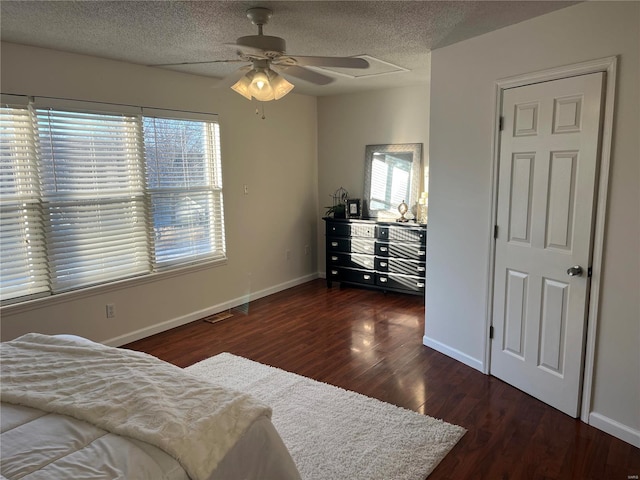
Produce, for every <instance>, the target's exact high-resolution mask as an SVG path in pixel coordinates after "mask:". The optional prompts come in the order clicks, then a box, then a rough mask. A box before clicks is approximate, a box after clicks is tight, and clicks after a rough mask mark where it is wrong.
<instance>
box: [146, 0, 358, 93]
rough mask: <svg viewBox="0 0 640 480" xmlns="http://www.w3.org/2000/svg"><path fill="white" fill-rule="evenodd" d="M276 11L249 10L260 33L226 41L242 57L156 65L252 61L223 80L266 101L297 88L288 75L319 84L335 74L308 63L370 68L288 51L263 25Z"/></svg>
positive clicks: (352, 60) (351, 60) (353, 61)
mask: <svg viewBox="0 0 640 480" xmlns="http://www.w3.org/2000/svg"><path fill="white" fill-rule="evenodd" d="M272 13H273V12H272V11H271V10H269V9H268V8H262V7H255V8H250V9H249V10H247V17H248V18H249V20H251V23H253V24H254V25H256V26H257V27H258V34H257V35H248V36H245V37H240V38H238V39H237V40H236V43H226V44H225V45H228V46H232V47H235V48H236V49H237V54H238V59H234V60H210V61H204V62H181V63H164V64H156V65H153V66H156V67H164V66H175V65H195V64H205V63H235V62H245V63H249V65H245V66H242V67H240V68H238V69H236V70H235V71H234V72H233V73H231V74H230V75H229V76H228V77H226V78H225V79H223V80H222V82H221V83H223V84H231V83H232V82H233V81H236V80H237V81H236V82H235V83H234V84H233V85H232V86H231V88H232V89H233V90H234V91H236V92H237V93H239V94H240V95H242V96H244V97H245V98H247V99H249V100H251V98H252V97H253V98H255V99H257V100H260V101H262V102H267V101H270V100H278V99H280V98H282V97H284V96H285V95H286V94H287V93H289V92H290V91H291V90H292V89H293V87H294V86H293V84H291V83H289V81H287V80H286V79H285V78H284V77H282V76H281V75H279V74H284V75H286V76H291V77H296V78H299V79H301V80H306V81H307V82H311V83H314V84H316V85H327V84H329V83H331V82H333V78H331V77H329V76H327V75H323V74H322V73H319V72H316V71H314V70H309V69H307V68H305V67H342V68H368V67H369V62H367V61H366V60H365V59H363V58H357V57H313V56H299V55H287V54H286V53H285V52H286V43H285V41H284V39H283V38H280V37H273V36H269V35H264V34H263V33H262V27H263V26H264V25H266V24H267V22H268V21H269V19H270V18H271V15H272Z"/></svg>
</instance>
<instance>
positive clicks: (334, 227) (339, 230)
mask: <svg viewBox="0 0 640 480" xmlns="http://www.w3.org/2000/svg"><path fill="white" fill-rule="evenodd" d="M326 233H327V236H332V237H334V236H335V237H362V238H375V236H376V227H375V225H369V224H349V223H337V222H336V223H329V224H327V232H326Z"/></svg>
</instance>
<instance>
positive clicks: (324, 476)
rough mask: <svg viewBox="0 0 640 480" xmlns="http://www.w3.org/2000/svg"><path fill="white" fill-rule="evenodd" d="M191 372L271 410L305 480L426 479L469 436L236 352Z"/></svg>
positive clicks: (210, 360)
mask: <svg viewBox="0 0 640 480" xmlns="http://www.w3.org/2000/svg"><path fill="white" fill-rule="evenodd" d="M185 370H186V371H188V372H190V373H192V374H194V375H197V376H201V377H203V378H206V379H208V380H210V381H213V382H215V383H217V384H220V385H223V386H226V387H229V388H233V389H236V390H240V391H244V392H249V393H251V394H252V395H254V396H255V397H256V398H258V399H260V400H261V401H263V402H264V403H266V404H267V405H269V406H271V408H272V409H273V417H272V421H273V424H274V425H275V427H276V429H277V430H278V432H279V433H280V436H281V437H282V439H283V441H284V443H285V445H286V446H287V448H288V449H289V451H290V453H291V456H292V457H293V460H294V461H295V463H296V465H297V467H298V470H299V471H300V474H301V476H302V478H303V480H360V479H361V480H390V479H393V480H424V479H425V478H426V477H427V475H429V474H430V473H431V472H432V471H433V469H434V468H435V467H436V465H438V463H439V462H440V461H441V460H442V459H443V458H444V457H445V455H446V454H447V453H448V452H449V451H450V450H451V449H452V448H453V446H454V445H455V444H456V443H457V442H458V440H460V438H461V437H462V436H463V435H464V434H465V432H466V430H465V429H464V428H462V427H459V426H457V425H452V424H449V423H446V422H443V421H442V420H437V419H435V418H432V417H429V416H426V415H421V414H419V413H416V412H413V411H411V410H406V409H404V408H400V407H397V406H395V405H391V404H388V403H384V402H381V401H379V400H376V399H373V398H370V397H367V396H364V395H361V394H359V393H355V392H351V391H348V390H343V389H341V388H338V387H335V386H333V385H328V384H325V383H321V382H317V381H315V380H312V379H310V378H307V377H303V376H300V375H296V374H294V373H290V372H286V371H284V370H280V369H278V368H274V367H270V366H267V365H263V364H261V363H257V362H254V361H251V360H247V359H246V358H243V357H238V356H235V355H232V354H230V353H221V354H219V355H216V356H215V357H211V358H208V359H207V360H203V361H202V362H199V363H196V364H195V365H192V366H190V367H187V368H186V369H185Z"/></svg>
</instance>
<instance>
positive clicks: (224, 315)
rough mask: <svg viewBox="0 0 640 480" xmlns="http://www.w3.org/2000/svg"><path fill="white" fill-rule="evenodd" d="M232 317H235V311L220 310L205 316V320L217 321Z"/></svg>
mask: <svg viewBox="0 0 640 480" xmlns="http://www.w3.org/2000/svg"><path fill="white" fill-rule="evenodd" d="M231 317H233V313H231V312H220V313H216V314H215V315H211V316H210V317H207V318H205V319H204V321H205V322H207V323H217V322H220V321H222V320H226V319H227V318H231Z"/></svg>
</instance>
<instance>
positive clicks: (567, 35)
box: [425, 2, 640, 445]
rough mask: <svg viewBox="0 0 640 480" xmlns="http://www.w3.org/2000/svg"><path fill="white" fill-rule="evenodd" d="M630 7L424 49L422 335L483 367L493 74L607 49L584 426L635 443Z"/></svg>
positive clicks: (638, 231)
mask: <svg viewBox="0 0 640 480" xmlns="http://www.w3.org/2000/svg"><path fill="white" fill-rule="evenodd" d="M639 30H640V3H638V2H585V3H580V4H578V5H575V6H572V7H569V8H565V9H562V10H559V11H557V12H554V13H551V14H548V15H545V16H542V17H538V18H535V19H532V20H529V21H526V22H523V23H520V24H517V25H513V26H511V27H507V28H504V29H501V30H498V31H496V32H493V33H489V34H486V35H483V36H480V37H476V38H474V39H471V40H468V41H465V42H461V43H458V44H455V45H451V46H449V47H445V48H442V49H439V50H435V51H433V52H432V76H431V133H430V138H431V143H430V192H429V248H427V265H428V274H427V300H426V302H427V314H426V321H425V343H426V344H428V345H431V346H433V347H435V348H437V349H439V350H441V351H443V352H445V353H448V354H449V355H451V356H454V357H456V358H458V359H460V360H462V361H464V362H465V363H468V364H469V365H472V366H474V367H476V368H479V369H483V368H484V367H485V365H484V358H485V347H486V331H485V325H486V317H485V312H486V310H487V290H488V281H487V277H488V268H489V265H488V261H489V244H490V236H491V225H490V213H491V165H492V157H491V146H492V125H493V122H494V102H495V93H494V88H495V81H496V80H497V79H500V78H505V77H509V76H514V75H519V74H524V73H528V72H533V71H538V70H544V69H548V68H552V67H558V66H562V65H568V64H572V63H578V62H582V61H587V60H593V59H598V58H603V57H607V56H610V55H618V56H619V57H618V58H619V63H618V83H617V92H616V95H617V101H616V105H615V108H616V112H615V119H614V132H613V145H612V158H611V170H610V184H609V198H608V209H607V214H608V215H607V225H606V231H605V239H604V240H605V246H604V257H603V270H602V272H601V275H602V276H601V278H602V288H601V292H600V312H599V316H598V331H597V343H596V356H595V372H594V384H593V390H592V397H591V399H592V402H591V407H592V412H591V414H590V417H589V421H590V423H592V424H594V425H596V426H598V427H599V428H601V429H604V430H606V431H608V432H609V433H613V434H614V435H617V436H619V437H620V438H623V439H625V440H627V441H629V442H631V443H635V444H636V445H640V409H639V407H638V406H639V405H640V374H639V373H638V372H640V353H639V352H640V295H639V292H640V247H639V245H640V197H639V190H640V182H639V180H640V170H639V165H640V149H639V147H638V137H639V132H640V123H639V108H640V101H639V92H638V90H639V87H640V74H639V66H638V64H639V57H640V52H639V45H640V38H639Z"/></svg>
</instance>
